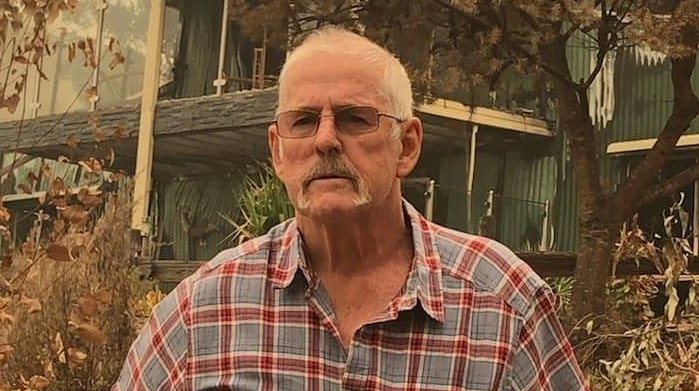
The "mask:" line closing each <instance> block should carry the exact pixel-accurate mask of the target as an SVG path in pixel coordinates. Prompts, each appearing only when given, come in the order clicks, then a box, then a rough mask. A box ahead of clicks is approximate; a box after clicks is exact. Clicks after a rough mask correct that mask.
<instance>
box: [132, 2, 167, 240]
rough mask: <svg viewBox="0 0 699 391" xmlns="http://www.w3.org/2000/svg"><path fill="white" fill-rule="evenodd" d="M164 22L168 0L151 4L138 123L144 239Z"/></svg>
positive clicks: (135, 221)
mask: <svg viewBox="0 0 699 391" xmlns="http://www.w3.org/2000/svg"><path fill="white" fill-rule="evenodd" d="M164 22H165V0H151V8H150V16H149V18H148V43H147V47H146V53H147V55H146V63H145V70H144V71H143V93H142V94H141V115H140V119H139V121H138V123H139V127H138V152H137V153H136V170H135V173H134V177H135V183H134V196H133V206H132V208H131V228H132V229H134V230H137V231H139V232H140V234H141V236H142V237H147V236H150V230H151V222H150V217H149V216H148V207H149V201H150V190H151V175H152V172H153V144H155V140H154V131H153V128H154V127H155V106H156V104H157V103H158V83H159V80H160V61H161V58H160V52H161V48H162V45H163V24H164Z"/></svg>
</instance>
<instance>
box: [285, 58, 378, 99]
mask: <svg viewBox="0 0 699 391" xmlns="http://www.w3.org/2000/svg"><path fill="white" fill-rule="evenodd" d="M377 68H378V67H376V66H372V64H370V63H368V62H367V61H366V60H365V59H362V58H361V57H360V56H357V55H349V56H348V55H342V54H336V53H326V52H308V53H303V55H302V57H300V58H296V59H294V62H293V63H292V64H290V65H289V66H288V68H287V69H286V70H285V72H284V74H283V75H282V79H281V80H280V83H279V101H278V111H284V110H289V109H294V108H298V107H300V106H303V107H309V106H311V107H312V106H321V107H322V106H323V105H326V104H328V103H332V105H333V106H340V105H350V104H363V105H372V106H378V105H385V104H387V103H388V97H387V96H386V88H385V82H384V81H385V77H384V72H383V70H382V69H377Z"/></svg>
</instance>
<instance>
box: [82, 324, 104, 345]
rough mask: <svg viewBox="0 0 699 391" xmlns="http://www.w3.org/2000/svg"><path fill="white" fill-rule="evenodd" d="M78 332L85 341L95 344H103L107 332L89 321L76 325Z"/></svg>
mask: <svg viewBox="0 0 699 391" xmlns="http://www.w3.org/2000/svg"><path fill="white" fill-rule="evenodd" d="M77 329H78V334H80V337H81V338H82V339H84V340H85V341H87V342H92V343H96V344H104V343H106V342H107V334H105V333H104V331H102V330H100V329H99V328H98V327H97V326H95V325H92V324H90V323H81V324H79V325H77Z"/></svg>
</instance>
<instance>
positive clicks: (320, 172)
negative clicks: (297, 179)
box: [303, 158, 357, 187]
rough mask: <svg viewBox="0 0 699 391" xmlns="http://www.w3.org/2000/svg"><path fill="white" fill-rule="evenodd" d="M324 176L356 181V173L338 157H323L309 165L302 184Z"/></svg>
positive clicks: (304, 184)
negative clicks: (316, 162) (313, 164)
mask: <svg viewBox="0 0 699 391" xmlns="http://www.w3.org/2000/svg"><path fill="white" fill-rule="evenodd" d="M324 177H340V178H347V179H351V180H352V181H353V182H355V183H356V182H357V175H356V174H355V173H354V172H352V170H350V169H349V167H347V166H346V165H345V163H343V162H342V160H341V159H339V158H324V159H323V160H321V161H320V162H319V163H318V164H316V165H315V166H313V167H311V169H310V170H309V171H308V172H307V173H306V175H305V176H304V178H303V186H304V187H305V186H307V185H308V184H309V183H310V182H311V181H312V180H314V179H318V178H324Z"/></svg>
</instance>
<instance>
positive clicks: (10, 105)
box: [4, 94, 19, 114]
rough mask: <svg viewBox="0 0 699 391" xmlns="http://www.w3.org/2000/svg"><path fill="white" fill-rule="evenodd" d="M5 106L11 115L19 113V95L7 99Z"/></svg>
mask: <svg viewBox="0 0 699 391" xmlns="http://www.w3.org/2000/svg"><path fill="white" fill-rule="evenodd" d="M4 104H5V106H6V107H7V111H9V112H10V114H14V112H15V111H17V106H19V94H12V96H10V97H9V98H6V99H5V101H4Z"/></svg>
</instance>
